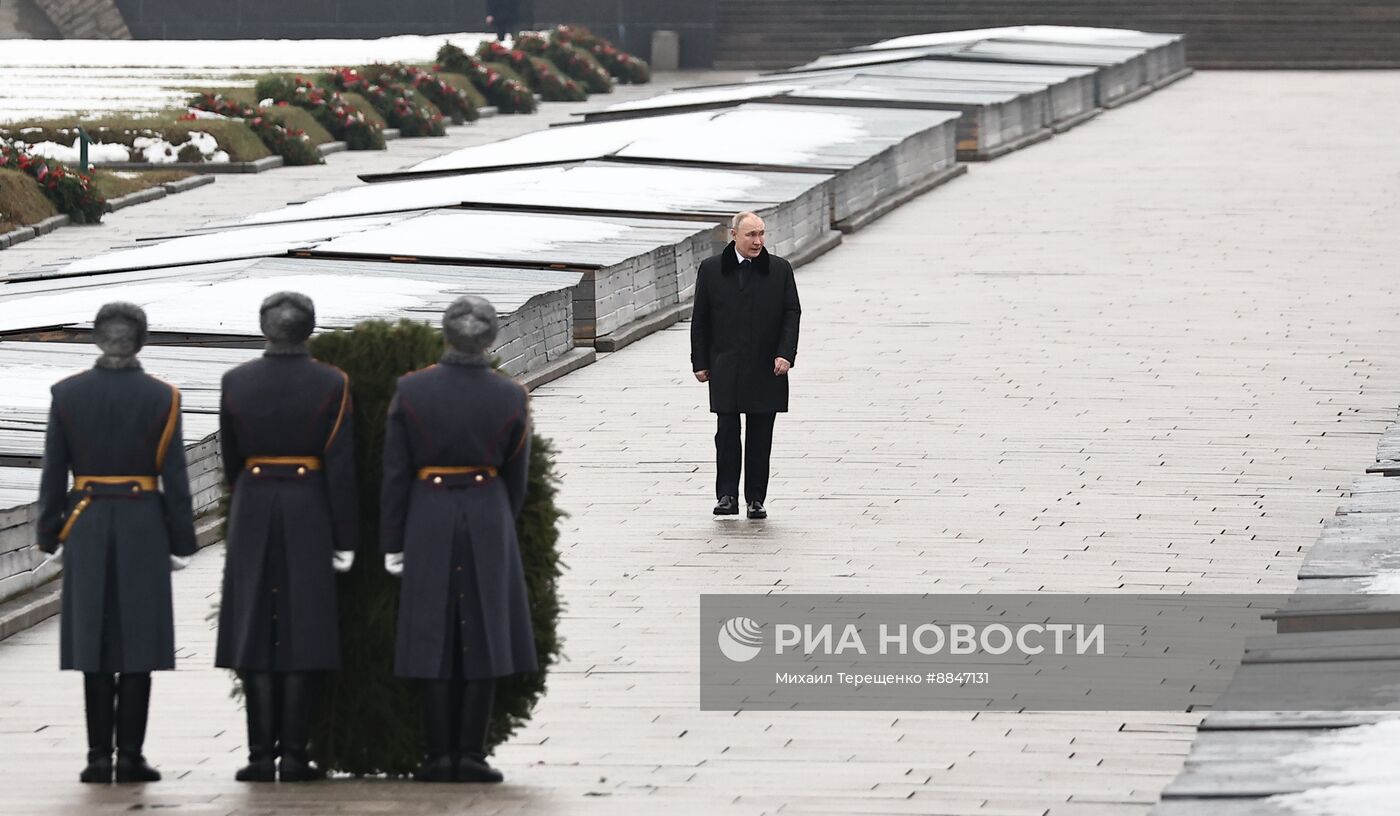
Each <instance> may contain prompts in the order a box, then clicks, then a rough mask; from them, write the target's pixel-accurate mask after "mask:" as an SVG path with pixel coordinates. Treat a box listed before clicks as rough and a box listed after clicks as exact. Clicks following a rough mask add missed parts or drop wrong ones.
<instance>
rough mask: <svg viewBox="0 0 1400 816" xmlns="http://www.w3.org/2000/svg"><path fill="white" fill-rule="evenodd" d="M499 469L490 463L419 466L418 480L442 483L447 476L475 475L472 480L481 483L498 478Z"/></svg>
mask: <svg viewBox="0 0 1400 816" xmlns="http://www.w3.org/2000/svg"><path fill="white" fill-rule="evenodd" d="M496 475H497V470H496V469H495V468H494V467H491V466H490V465H466V466H461V467H455V466H454V467H425V468H419V470H418V480H419V481H422V482H432V483H433V484H438V485H440V484H442V482H443V478H444V477H447V476H475V477H476V478H474V479H473V480H472V481H474V482H477V483H481V482H485V481H486V480H487V479H494V478H496Z"/></svg>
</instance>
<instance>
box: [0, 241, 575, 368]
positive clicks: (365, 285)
mask: <svg viewBox="0 0 1400 816" xmlns="http://www.w3.org/2000/svg"><path fill="white" fill-rule="evenodd" d="M580 277H581V274H580V273H579V272H577V271H572V270H563V269H559V270H548V269H513V268H505V267H485V266H465V265H456V264H412V263H393V262H384V261H369V260H365V261H349V260H340V259H332V258H322V259H308V258H292V257H278V258H253V259H240V260H231V261H214V262H210V263H204V264H187V265H181V266H170V267H161V268H156V269H137V270H127V271H120V272H111V273H107V274H100V275H86V276H78V277H63V278H54V279H49V280H41V281H31V282H27V283H16V284H11V285H9V286H6V287H4V289H3V290H0V292H2V293H0V337H5V338H9V339H33V340H53V339H68V340H80V339H85V338H87V337H88V336H89V335H90V332H91V328H92V323H91V319H92V316H93V315H95V314H96V313H97V309H98V307H99V306H101V304H103V303H106V302H108V301H112V300H127V301H131V302H133V303H136V304H138V305H140V306H142V307H143V308H145V309H146V313H147V316H148V317H149V320H150V325H151V341H150V342H151V343H152V344H153V345H179V346H206V347H235V348H237V347H244V348H249V347H259V346H261V345H262V332H261V329H260V328H259V325H258V306H259V304H261V302H262V300H263V299H264V298H265V297H267V296H268V295H270V294H272V293H273V292H278V291H282V290H293V291H298V292H302V293H304V294H306V295H307V296H309V297H310V298H311V299H312V300H313V301H315V303H316V323H317V326H316V328H317V330H318V331H332V330H336V329H349V328H353V327H354V326H355V324H357V323H359V322H361V321H363V320H369V319H383V320H389V321H396V320H400V319H409V320H420V321H428V322H432V323H436V322H437V321H438V320H439V319H440V318H441V315H442V312H443V310H444V309H446V307H447V306H448V304H450V303H451V302H452V301H453V300H455V299H456V298H458V297H460V296H461V295H466V294H473V295H480V296H482V297H485V298H487V299H489V300H490V301H491V302H492V303H493V304H495V306H496V309H497V311H498V313H499V314H500V315H501V332H500V335H499V336H498V338H497V341H496V348H495V350H494V353H495V354H496V355H497V356H499V357H500V358H501V361H502V368H503V369H504V370H505V371H506V373H508V374H511V375H518V374H522V373H525V372H527V371H530V370H533V369H536V368H538V367H539V366H542V365H544V364H545V363H547V362H550V361H553V360H555V359H558V358H559V357H562V356H563V355H564V354H566V353H568V351H569V350H570V349H571V348H572V345H573V344H572V326H573V314H572V312H573V294H572V293H573V288H574V286H575V285H576V284H577V283H578V281H579V278H580Z"/></svg>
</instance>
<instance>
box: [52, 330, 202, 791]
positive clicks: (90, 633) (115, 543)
mask: <svg viewBox="0 0 1400 816" xmlns="http://www.w3.org/2000/svg"><path fill="white" fill-rule="evenodd" d="M93 341H94V342H95V343H96V344H97V347H98V348H99V349H101V351H102V356H101V357H99V358H98V359H97V364H96V365H95V366H94V367H93V368H92V369H91V370H89V371H85V372H83V373H81V374H78V375H76V376H73V377H69V378H68V379H66V380H63V381H62V382H60V383H58V384H57V385H55V386H54V387H53V404H52V407H51V408H50V410H49V425H48V434H47V437H46V439H45V442H44V466H43V475H42V477H41V480H40V483H39V505H38V510H39V519H38V524H37V525H36V526H37V529H38V539H39V540H38V545H39V548H40V549H41V550H43V551H44V552H48V553H53V554H54V559H55V560H58V559H61V560H62V561H63V563H64V570H63V612H62V615H63V617H62V622H61V625H60V632H61V634H60V641H59V643H60V645H59V652H60V658H59V664H60V667H61V668H63V669H73V670H76V671H81V672H83V688H84V696H85V702H86V708H87V733H88V762H87V767H86V768H84V769H83V772H82V774H81V776H80V777H79V778H80V779H82V781H84V782H102V783H106V782H111V781H112V778H113V764H112V735H113V725H114V721H115V731H116V750H117V761H116V768H115V776H116V781H118V782H155V781H157V780H159V779H160V773H159V772H158V771H156V770H155V769H154V768H152V767H151V766H150V765H148V764H147V763H146V759H145V757H144V756H142V745H143V744H144V743H145V739H146V714H147V711H148V709H149V706H150V699H151V672H152V671H158V670H164V669H173V668H175V625H174V619H173V615H172V612H171V598H170V572H171V570H172V569H182V568H183V567H184V566H185V565H186V564H187V563H188V558H189V556H191V555H193V554H194V552H195V548H196V545H195V534H194V514H193V512H192V510H191V502H190V486H189V479H188V477H187V476H186V474H185V447H184V437H183V435H182V433H181V427H180V392H179V390H178V389H176V388H175V387H173V386H171V385H168V384H167V383H164V382H161V381H160V380H158V379H156V378H155V377H152V376H149V375H148V374H146V373H145V372H144V371H142V370H141V364H140V363H139V362H138V361H137V359H136V354H137V352H138V351H140V350H141V346H142V345H144V344H145V342H146V313H145V312H143V311H142V310H141V308H140V307H139V306H135V305H132V304H130V303H109V304H107V305H106V306H103V307H102V308H101V310H99V311H98V313H97V319H96V320H95V321H94V323H93ZM70 471H71V472H72V474H73V486H72V489H71V490H70V489H69V485H68V474H69V472H70Z"/></svg>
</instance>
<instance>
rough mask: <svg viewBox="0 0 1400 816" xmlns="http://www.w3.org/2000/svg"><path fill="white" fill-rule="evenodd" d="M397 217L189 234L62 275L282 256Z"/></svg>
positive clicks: (83, 263) (75, 265)
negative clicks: (234, 231)
mask: <svg viewBox="0 0 1400 816" xmlns="http://www.w3.org/2000/svg"><path fill="white" fill-rule="evenodd" d="M392 220H394V217H393V216H375V217H370V218H350V219H343V220H339V221H327V222H315V223H311V224H300V223H298V224H275V225H271V226H265V227H259V228H257V229H247V230H239V231H237V232H236V233H233V232H214V233H204V234H200V235H189V236H185V237H182V238H173V239H171V240H169V241H161V242H159V243H154V244H142V245H140V246H136V247H132V248H131V249H118V250H114V251H112V252H107V253H104V254H102V255H96V256H94V257H91V258H83V259H81V260H77V261H73V262H71V263H69V264H66V265H65V266H63V267H61V268H60V269H59V270H58V273H57V274H59V275H85V274H92V273H97V272H115V271H121V270H127V269H149V268H154V267H163V266H178V265H181V264H193V263H203V262H209V261H224V260H234V259H238V258H257V257H265V256H268V255H282V254H285V253H287V252H289V251H291V250H294V249H307V248H310V247H312V246H314V245H315V244H316V243H317V242H319V241H324V240H327V239H329V238H334V237H336V236H338V235H345V234H347V233H351V232H358V231H360V230H365V229H369V228H371V227H376V226H382V225H384V224H387V223H389V222H390V221H392Z"/></svg>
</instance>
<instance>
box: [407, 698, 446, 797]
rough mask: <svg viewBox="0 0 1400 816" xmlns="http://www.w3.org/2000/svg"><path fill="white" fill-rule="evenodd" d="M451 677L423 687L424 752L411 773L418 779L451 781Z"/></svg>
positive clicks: (420, 780)
mask: <svg viewBox="0 0 1400 816" xmlns="http://www.w3.org/2000/svg"><path fill="white" fill-rule="evenodd" d="M455 685H456V684H455V683H453V682H452V681H451V680H431V681H429V682H428V683H426V684H425V686H426V687H425V688H424V690H423V714H424V721H423V725H424V731H425V734H426V736H427V742H428V753H427V755H426V756H425V757H423V764H421V765H419V766H418V770H416V771H414V772H413V778H414V779H416V780H418V781H419V782H451V781H452V764H453V763H452V692H453V689H454V687H455Z"/></svg>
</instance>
